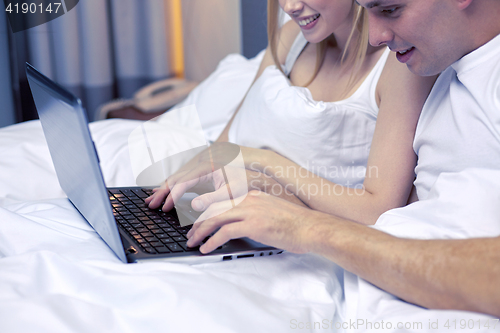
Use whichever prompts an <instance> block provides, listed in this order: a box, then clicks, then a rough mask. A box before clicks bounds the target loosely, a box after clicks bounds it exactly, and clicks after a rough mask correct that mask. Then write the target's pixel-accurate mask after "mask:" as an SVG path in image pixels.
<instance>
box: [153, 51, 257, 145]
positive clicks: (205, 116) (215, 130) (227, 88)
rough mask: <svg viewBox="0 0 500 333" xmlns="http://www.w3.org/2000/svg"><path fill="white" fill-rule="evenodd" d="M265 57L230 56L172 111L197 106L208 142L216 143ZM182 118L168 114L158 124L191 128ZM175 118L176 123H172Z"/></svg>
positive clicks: (187, 121)
mask: <svg viewBox="0 0 500 333" xmlns="http://www.w3.org/2000/svg"><path fill="white" fill-rule="evenodd" d="M263 57H264V50H263V51H261V52H260V53H259V54H258V55H257V56H255V57H254V58H252V59H246V58H245V57H243V56H242V55H240V54H230V55H228V56H227V57H225V58H224V59H222V60H221V62H220V63H219V65H218V66H217V68H216V70H215V71H214V72H213V73H212V74H210V76H209V77H208V78H206V79H205V80H204V81H203V82H201V83H200V84H199V85H198V86H197V87H196V88H195V89H194V90H193V91H192V92H191V93H190V94H189V95H188V97H187V98H186V99H185V100H184V101H182V102H181V103H179V104H177V105H176V106H174V107H173V108H172V109H171V110H174V109H179V108H182V107H185V106H189V105H193V104H194V105H195V106H196V110H197V112H198V115H199V118H200V123H201V126H202V128H203V132H204V134H205V138H206V139H207V140H208V141H215V140H216V139H217V138H218V137H219V135H220V133H221V132H222V130H223V129H224V127H225V126H226V124H227V122H228V121H229V120H230V119H231V117H232V115H233V113H234V111H235V110H236V108H237V107H238V105H239V104H240V102H241V100H242V99H243V97H244V96H245V94H246V92H247V90H248V88H249V87H250V85H251V84H252V82H253V79H254V78H255V75H256V74H257V70H258V69H259V65H260V63H261V61H262V58H263ZM179 114H180V113H177V115H175V113H170V112H166V113H164V114H163V115H161V116H160V117H158V118H157V121H159V122H172V121H175V122H176V123H178V124H179V125H180V126H186V127H190V125H191V124H190V121H189V117H184V118H185V119H184V118H183V117H182V115H180V116H179ZM173 117H176V119H172V118H173Z"/></svg>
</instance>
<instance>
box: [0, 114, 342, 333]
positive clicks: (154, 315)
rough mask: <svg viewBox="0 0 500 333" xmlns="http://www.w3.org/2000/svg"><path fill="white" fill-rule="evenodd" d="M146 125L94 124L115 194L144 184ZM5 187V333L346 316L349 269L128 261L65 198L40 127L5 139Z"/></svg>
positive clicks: (0, 150) (207, 327)
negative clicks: (140, 136) (140, 141)
mask: <svg viewBox="0 0 500 333" xmlns="http://www.w3.org/2000/svg"><path fill="white" fill-rule="evenodd" d="M137 125H138V122H135V121H126V120H108V121H101V122H97V123H93V124H92V125H91V131H92V134H93V138H94V140H95V142H96V146H97V150H98V153H99V155H100V159H101V166H102V169H103V172H104V178H105V181H106V183H107V185H108V186H127V185H134V178H133V175H132V170H131V168H130V163H129V156H128V151H127V145H126V142H127V137H128V133H130V131H131V130H132V129H134V128H135V127H136V126H137ZM0 182H1V186H0V267H1V269H0V332H2V333H11V332H12V333H18V332H37V333H38V332H51V333H53V332H198V331H202V330H203V331H207V332H286V331H290V325H291V324H290V322H291V321H292V320H297V321H301V322H312V321H318V320H322V319H323V318H328V319H332V318H334V316H335V313H336V311H337V310H341V309H342V308H341V301H342V297H343V294H342V288H341V286H340V285H339V280H338V278H337V275H336V274H338V275H341V270H339V269H338V268H337V267H336V266H335V265H334V264H332V263H330V262H328V261H326V260H324V259H322V258H320V257H317V256H314V255H294V254H282V255H280V256H275V257H267V258H255V259H253V258H249V259H242V260H235V261H233V262H221V263H215V264H205V265H197V266H187V265H180V264H170V263H160V262H158V263H148V264H128V265H127V264H123V263H121V262H120V261H119V260H118V258H117V257H116V256H115V255H114V254H113V253H112V252H111V250H110V249H109V248H108V247H107V246H106V245H105V244H104V243H103V242H102V240H101V239H100V238H99V237H98V236H97V234H96V233H95V232H94V231H93V230H92V229H91V228H90V226H89V225H88V224H87V223H86V222H85V221H84V220H83V218H82V217H81V216H80V215H79V214H78V212H76V211H75V209H74V208H73V206H72V205H71V204H70V203H69V201H68V200H67V199H66V198H65V195H64V193H63V192H62V190H61V188H60V187H59V184H58V181H57V178H56V176H55V171H54V169H53V166H52V162H51V160H50V156H49V152H48V149H47V147H46V143H45V139H44V137H43V133H42V130H41V126H40V123H39V122H38V121H31V122H28V123H23V124H18V125H14V126H11V127H8V128H4V129H2V130H0Z"/></svg>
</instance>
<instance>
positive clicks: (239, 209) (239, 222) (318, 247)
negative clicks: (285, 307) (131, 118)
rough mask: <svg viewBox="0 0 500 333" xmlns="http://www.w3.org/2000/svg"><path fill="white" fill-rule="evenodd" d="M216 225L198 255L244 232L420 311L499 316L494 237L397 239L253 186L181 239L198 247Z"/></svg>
mask: <svg viewBox="0 0 500 333" xmlns="http://www.w3.org/2000/svg"><path fill="white" fill-rule="evenodd" d="M217 208H218V203H217V204H213V205H212V206H211V207H210V208H209V209H208V210H207V212H206V213H208V214H211V216H215V215H216V211H217ZM202 216H203V215H202ZM219 227H220V230H219V231H218V232H217V233H215V235H214V236H212V237H211V238H210V239H209V240H208V241H207V242H206V243H205V244H204V245H203V246H202V247H201V248H200V250H201V251H202V252H204V253H207V252H211V251H213V250H214V249H216V248H217V247H218V246H220V245H222V244H224V243H225V242H227V241H228V240H230V239H234V238H239V237H245V236H246V237H250V238H252V239H254V240H256V241H259V242H262V243H264V244H268V245H271V246H275V247H278V248H282V249H285V250H287V251H290V252H294V253H305V252H314V253H317V254H320V255H322V256H325V257H326V258H328V259H330V260H332V261H334V262H335V263H337V264H338V265H340V266H342V267H343V268H345V269H346V270H348V271H351V272H353V273H355V274H357V275H358V276H360V277H361V278H363V279H365V280H367V281H369V282H371V283H373V284H375V285H376V286H378V287H380V288H382V289H384V290H386V291H388V292H390V293H392V294H394V295H396V296H398V297H400V298H402V299H404V300H406V301H409V302H412V303H415V304H418V305H421V306H424V307H427V308H434V309H456V310H469V311H476V312H482V313H487V314H491V315H495V316H500V288H498V282H499V281H500V237H497V238H483V239H468V240H410V239H401V238H397V237H393V236H390V235H388V234H386V233H384V232H381V231H378V230H375V229H372V228H369V227H367V226H364V225H360V224H357V223H354V222H351V221H347V220H343V219H340V218H336V217H334V216H331V215H328V214H324V213H321V212H318V211H312V210H309V209H306V208H303V207H299V206H297V205H294V204H291V203H289V202H286V201H284V200H281V199H279V198H275V197H272V196H269V195H267V194H265V193H262V192H256V191H253V192H250V193H249V194H248V196H247V198H245V200H244V201H243V202H241V203H240V204H239V205H237V206H236V207H235V208H233V209H231V210H229V211H227V212H225V213H222V214H219V215H216V216H215V217H213V218H210V219H207V220H206V221H204V222H201V223H196V224H195V225H194V227H193V229H192V230H191V231H190V232H189V233H188V237H189V243H188V244H189V245H190V246H194V245H195V244H198V243H199V242H200V241H201V240H203V239H204V238H205V237H206V236H208V235H209V234H210V233H211V232H213V231H215V230H216V229H217V228H219Z"/></svg>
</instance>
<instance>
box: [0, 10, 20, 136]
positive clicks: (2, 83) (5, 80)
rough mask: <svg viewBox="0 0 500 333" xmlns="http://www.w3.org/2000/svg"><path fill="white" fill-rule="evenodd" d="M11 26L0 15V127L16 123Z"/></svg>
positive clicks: (3, 13)
mask: <svg viewBox="0 0 500 333" xmlns="http://www.w3.org/2000/svg"><path fill="white" fill-rule="evenodd" d="M9 29H10V28H9V26H8V22H7V16H6V15H5V12H4V11H3V10H2V12H1V13H0V73H1V75H0V101H1V103H2V105H1V109H0V127H3V126H7V125H11V124H14V123H15V122H16V116H15V107H14V98H13V96H12V93H11V92H12V72H11V70H10V54H9V38H8V37H9V35H8V31H9Z"/></svg>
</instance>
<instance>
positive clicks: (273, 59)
mask: <svg viewBox="0 0 500 333" xmlns="http://www.w3.org/2000/svg"><path fill="white" fill-rule="evenodd" d="M279 6H281V8H282V9H283V10H284V11H285V12H286V13H287V14H289V15H290V17H291V18H292V21H291V22H288V23H287V24H285V25H284V26H283V27H282V29H281V30H278V29H277V22H278V9H279V7H278V1H276V0H269V2H268V35H269V41H270V42H269V47H268V48H267V50H266V53H265V55H264V58H263V60H262V63H261V65H260V68H259V71H258V73H257V76H256V78H255V80H254V83H253V84H252V86H251V87H250V89H249V91H248V92H247V95H246V96H245V98H244V100H243V101H242V103H241V105H240V107H239V109H238V110H237V112H236V113H235V115H234V116H233V118H232V119H231V121H230V122H229V123H228V125H227V126H226V128H225V129H224V131H223V132H222V134H221V136H220V137H219V139H218V141H219V142H226V141H229V142H232V143H236V144H238V145H240V146H241V150H242V152H243V156H244V159H245V166H246V167H247V168H248V169H250V170H252V171H251V172H257V175H255V174H253V173H249V175H250V178H259V179H264V178H266V177H262V176H263V175H264V176H267V180H271V181H272V182H275V183H276V184H279V185H280V186H281V187H283V188H284V189H285V190H284V191H281V192H280V193H279V195H280V196H284V197H286V198H287V199H289V200H290V201H292V202H296V203H303V204H305V205H307V206H309V207H310V208H312V209H316V210H320V211H323V212H327V213H331V214H335V215H338V216H341V217H344V218H348V219H351V220H354V221H357V222H359V223H363V224H373V223H375V221H376V220H377V218H378V216H379V215H380V214H381V213H383V212H385V211H386V210H388V209H391V208H395V207H399V206H402V205H405V204H406V202H407V201H408V197H409V194H410V190H411V187H412V180H413V177H414V173H413V168H414V166H415V163H416V157H415V153H414V152H413V149H412V141H413V134H414V131H415V126H416V123H417V120H418V117H419V114H420V110H421V108H422V105H423V103H424V101H425V98H426V96H427V94H428V93H429V91H430V88H431V86H432V83H433V82H434V79H435V78H421V77H417V76H416V75H414V74H412V73H410V72H409V71H408V70H407V68H406V66H405V65H404V64H400V63H399V62H398V61H397V60H396V58H395V57H394V55H392V54H390V52H389V50H388V49H387V48H385V47H381V46H370V45H369V44H368V32H367V21H366V19H365V16H364V11H363V9H362V8H361V7H359V6H358V5H357V4H356V3H355V2H354V1H352V0H335V1H334V0H279ZM377 117H378V120H377V121H376V119H377ZM375 123H376V129H375ZM372 137H373V142H372ZM370 146H371V150H370ZM216 151H217V150H216V149H213V150H212V152H210V153H211V154H212V158H213V155H214V153H215V152H216ZM202 155H203V154H202ZM368 155H369V158H368ZM207 156H208V154H205V155H204V156H201V155H200V156H199V157H198V158H197V159H196V160H193V161H192V163H190V164H188V165H187V166H186V167H185V168H183V169H182V170H181V171H180V172H178V173H177V174H176V175H174V176H173V177H170V179H169V182H168V183H169V186H164V187H163V188H162V189H160V190H157V191H156V192H155V194H154V195H152V196H151V197H150V198H148V199H147V201H146V203H148V204H149V206H150V207H151V208H157V207H159V206H160V205H161V204H162V202H163V200H165V198H166V201H165V204H164V205H163V209H164V210H169V209H171V208H172V207H173V202H174V201H175V200H174V199H172V196H174V197H177V196H180V195H181V194H182V193H184V192H185V191H186V189H187V188H188V187H190V186H192V185H194V184H196V183H197V182H199V181H206V180H209V179H211V178H210V175H209V173H208V172H207V165H209V164H210V163H207V164H203V163H200V162H203V161H208V160H210V159H209V158H207ZM292 161H293V162H292ZM305 169H307V172H306V170H305ZM284 170H286V172H284ZM365 170H367V171H368V172H367V173H366V177H365ZM208 171H211V170H210V168H208ZM291 171H292V172H291ZM318 176H320V177H318ZM269 177H272V178H269ZM193 179H196V180H194V181H193ZM187 180H191V181H190V182H189V183H186V181H187ZM180 183H183V185H182V186H173V185H175V184H180ZM221 184H223V183H219V186H222V185H221ZM361 184H362V186H361ZM273 185H274V184H273ZM356 186H357V187H358V191H354V190H353V189H352V187H356ZM168 187H170V188H172V193H173V195H168V194H169V193H170V190H169V188H168ZM304 188H305V189H307V190H304ZM260 189H262V190H265V191H268V192H270V193H271V194H273V190H272V189H275V188H274V187H273V186H269V183H268V184H266V185H262V186H261V188H260ZM312 189H316V190H317V191H316V192H315V193H312ZM221 190H225V188H224V189H222V188H221ZM270 190H271V191H270ZM312 194H314V195H312ZM223 197H226V198H227V195H224V196H222V191H219V192H218V191H216V192H214V193H209V194H205V195H202V196H200V197H199V198H196V199H194V200H193V202H192V205H193V208H195V209H197V210H203V209H206V208H207V207H208V206H209V204H210V203H212V202H214V201H218V200H222V198H223Z"/></svg>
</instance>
